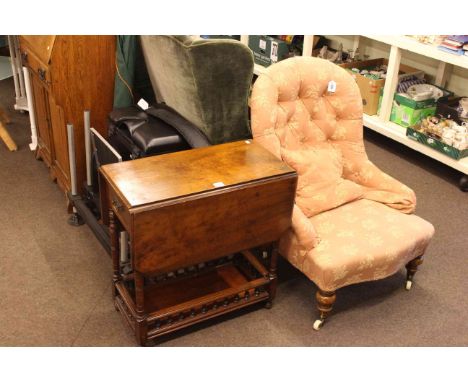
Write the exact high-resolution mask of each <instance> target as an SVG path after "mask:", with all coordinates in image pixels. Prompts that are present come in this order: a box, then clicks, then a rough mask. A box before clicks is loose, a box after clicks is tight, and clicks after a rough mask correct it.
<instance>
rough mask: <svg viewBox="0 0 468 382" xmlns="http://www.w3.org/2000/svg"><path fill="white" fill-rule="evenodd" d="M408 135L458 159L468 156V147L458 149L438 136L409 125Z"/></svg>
mask: <svg viewBox="0 0 468 382" xmlns="http://www.w3.org/2000/svg"><path fill="white" fill-rule="evenodd" d="M406 136H407V137H408V138H410V139H412V140H414V141H417V142H419V143H422V144H423V145H426V146H429V147H432V148H433V149H434V150H437V151H439V152H441V153H442V154H445V155H447V156H449V157H451V158H453V159H456V160H459V159H462V158H464V157H466V156H468V149H465V150H458V149H456V148H455V147H453V146H449V145H447V144H446V143H444V142H442V141H440V140H438V139H436V138H433V137H429V136H427V135H426V134H424V133H422V132H420V131H417V130H416V129H413V128H411V127H408V128H407V129H406Z"/></svg>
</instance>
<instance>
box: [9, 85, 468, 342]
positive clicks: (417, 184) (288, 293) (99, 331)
mask: <svg viewBox="0 0 468 382" xmlns="http://www.w3.org/2000/svg"><path fill="white" fill-rule="evenodd" d="M13 94H14V91H13V82H12V80H11V78H10V79H8V80H3V81H0V105H1V106H3V107H5V108H6V109H7V110H8V111H9V114H10V116H11V119H12V123H11V124H10V125H8V129H9V131H10V132H11V135H12V136H13V138H14V139H15V140H16V142H17V144H18V146H19V150H18V151H17V152H8V151H7V149H6V147H5V146H4V145H3V143H1V142H0V291H1V292H0V305H1V309H0V346H135V341H134V338H133V335H132V334H131V332H130V330H129V329H128V327H127V326H126V324H125V323H124V321H123V319H122V318H121V317H120V315H119V313H117V312H116V311H115V310H114V307H113V303H112V299H111V289H110V282H111V269H112V265H111V261H110V258H109V257H108V256H107V254H106V253H105V252H104V250H103V249H102V248H101V247H100V244H99V243H98V241H97V240H96V239H95V238H94V236H93V234H92V233H91V231H90V230H89V229H88V228H87V227H86V226H81V227H78V228H74V227H71V226H69V225H68V224H67V223H66V221H67V213H66V209H65V198H64V196H63V194H62V193H61V191H60V190H59V188H58V187H57V185H56V184H54V183H53V182H52V181H51V180H50V179H49V178H48V173H47V170H46V167H45V165H44V164H43V163H42V162H40V161H36V160H35V159H34V155H33V153H32V152H30V151H29V148H28V143H29V139H30V131H29V120H28V116H27V114H20V113H19V112H15V111H13V108H12V105H13V102H14V99H13V98H14V95H13ZM366 147H367V151H368V154H369V156H370V158H371V159H372V160H373V161H374V162H375V163H376V164H377V165H378V166H380V167H381V168H382V169H383V170H385V171H387V172H388V173H389V174H391V175H393V176H395V177H396V178H398V179H400V180H401V181H403V182H404V183H406V184H407V185H409V186H410V187H412V188H413V189H414V190H415V191H416V194H417V195H418V209H417V213H418V214H419V215H420V216H422V217H423V218H425V219H427V220H429V221H430V222H432V223H433V224H434V226H435V228H436V235H435V237H434V239H433V242H432V244H431V246H430V247H429V250H428V252H427V255H426V260H425V263H424V264H423V265H422V267H421V268H420V271H418V273H417V275H416V279H415V281H416V282H415V285H414V286H413V289H412V290H411V292H407V291H405V290H404V287H403V285H404V280H405V273H404V272H403V270H402V271H401V272H400V273H398V274H396V275H394V276H392V277H390V278H387V279H385V280H381V281H378V282H372V283H365V284H360V285H354V286H350V287H346V288H344V289H343V290H340V291H339V292H338V299H337V302H336V304H335V310H334V314H333V315H332V316H331V317H330V319H329V321H328V322H327V324H326V325H325V326H324V327H323V329H322V330H321V331H319V332H315V331H314V330H312V324H313V321H314V320H315V318H316V314H317V312H316V309H315V303H314V300H313V296H314V293H315V290H316V288H315V286H314V285H313V284H312V283H311V282H310V281H308V280H307V279H306V278H305V277H304V276H302V275H301V274H300V273H299V272H298V271H296V270H295V269H293V268H292V267H291V266H289V265H288V264H287V263H286V262H285V261H281V262H280V264H279V279H280V283H279V288H278V294H277V298H276V301H275V305H274V307H273V309H271V310H265V309H262V308H259V309H250V310H249V311H246V312H243V313H238V314H233V315H231V316H229V317H227V318H224V319H217V320H216V321H211V322H210V323H206V324H202V325H200V326H198V327H197V328H196V330H195V329H191V330H185V331H184V332H183V333H181V334H179V335H176V336H172V337H171V338H168V340H167V341H166V342H164V343H162V345H164V346H454V345H457V346H467V345H468V320H467V319H466V317H467V316H468V277H467V274H468V261H467V255H468V253H467V247H468V228H467V227H468V193H462V192H461V191H460V190H459V189H458V187H457V182H458V178H459V174H458V173H456V172H455V171H452V170H451V169H449V168H448V167H445V166H443V165H441V164H439V163H438V162H436V161H433V160H431V159H429V158H427V157H425V156H422V155H420V154H418V153H416V152H414V151H412V150H410V149H406V148H405V147H403V146H401V145H399V144H397V143H395V142H392V141H390V140H388V139H386V138H383V137H381V136H379V135H377V134H374V133H369V132H367V133H366Z"/></svg>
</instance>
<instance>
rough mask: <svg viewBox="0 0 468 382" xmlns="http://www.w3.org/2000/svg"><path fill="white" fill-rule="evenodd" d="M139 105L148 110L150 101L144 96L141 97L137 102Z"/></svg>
mask: <svg viewBox="0 0 468 382" xmlns="http://www.w3.org/2000/svg"><path fill="white" fill-rule="evenodd" d="M137 105H138V106H140V107H141V108H142V109H143V110H146V109H148V108H149V103H148V102H146V101H145V100H144V99H143V98H141V99H140V100H139V101H138V103H137Z"/></svg>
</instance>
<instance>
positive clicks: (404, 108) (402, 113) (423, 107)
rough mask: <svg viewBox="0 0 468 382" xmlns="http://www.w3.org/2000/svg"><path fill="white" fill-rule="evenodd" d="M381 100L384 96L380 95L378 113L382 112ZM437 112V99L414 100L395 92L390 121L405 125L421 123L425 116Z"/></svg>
mask: <svg viewBox="0 0 468 382" xmlns="http://www.w3.org/2000/svg"><path fill="white" fill-rule="evenodd" d="M382 90H383V89H382ZM381 93H382V92H381ZM381 102H382V96H380V99H379V107H378V109H377V112H378V113H379V112H380V104H381ZM435 112H436V101H435V100H434V99H428V100H425V101H414V100H413V99H411V98H407V97H405V96H403V95H401V94H395V96H394V98H393V105H392V111H391V113H390V121H392V122H395V123H396V124H398V125H400V126H403V127H408V126H414V125H416V124H418V123H420V122H421V121H422V120H423V119H424V118H426V117H428V116H430V115H435Z"/></svg>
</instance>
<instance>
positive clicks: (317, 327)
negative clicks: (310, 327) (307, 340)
mask: <svg viewBox="0 0 468 382" xmlns="http://www.w3.org/2000/svg"><path fill="white" fill-rule="evenodd" d="M323 322H324V320H315V322H314V330H320V328H321V327H322V326H323Z"/></svg>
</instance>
